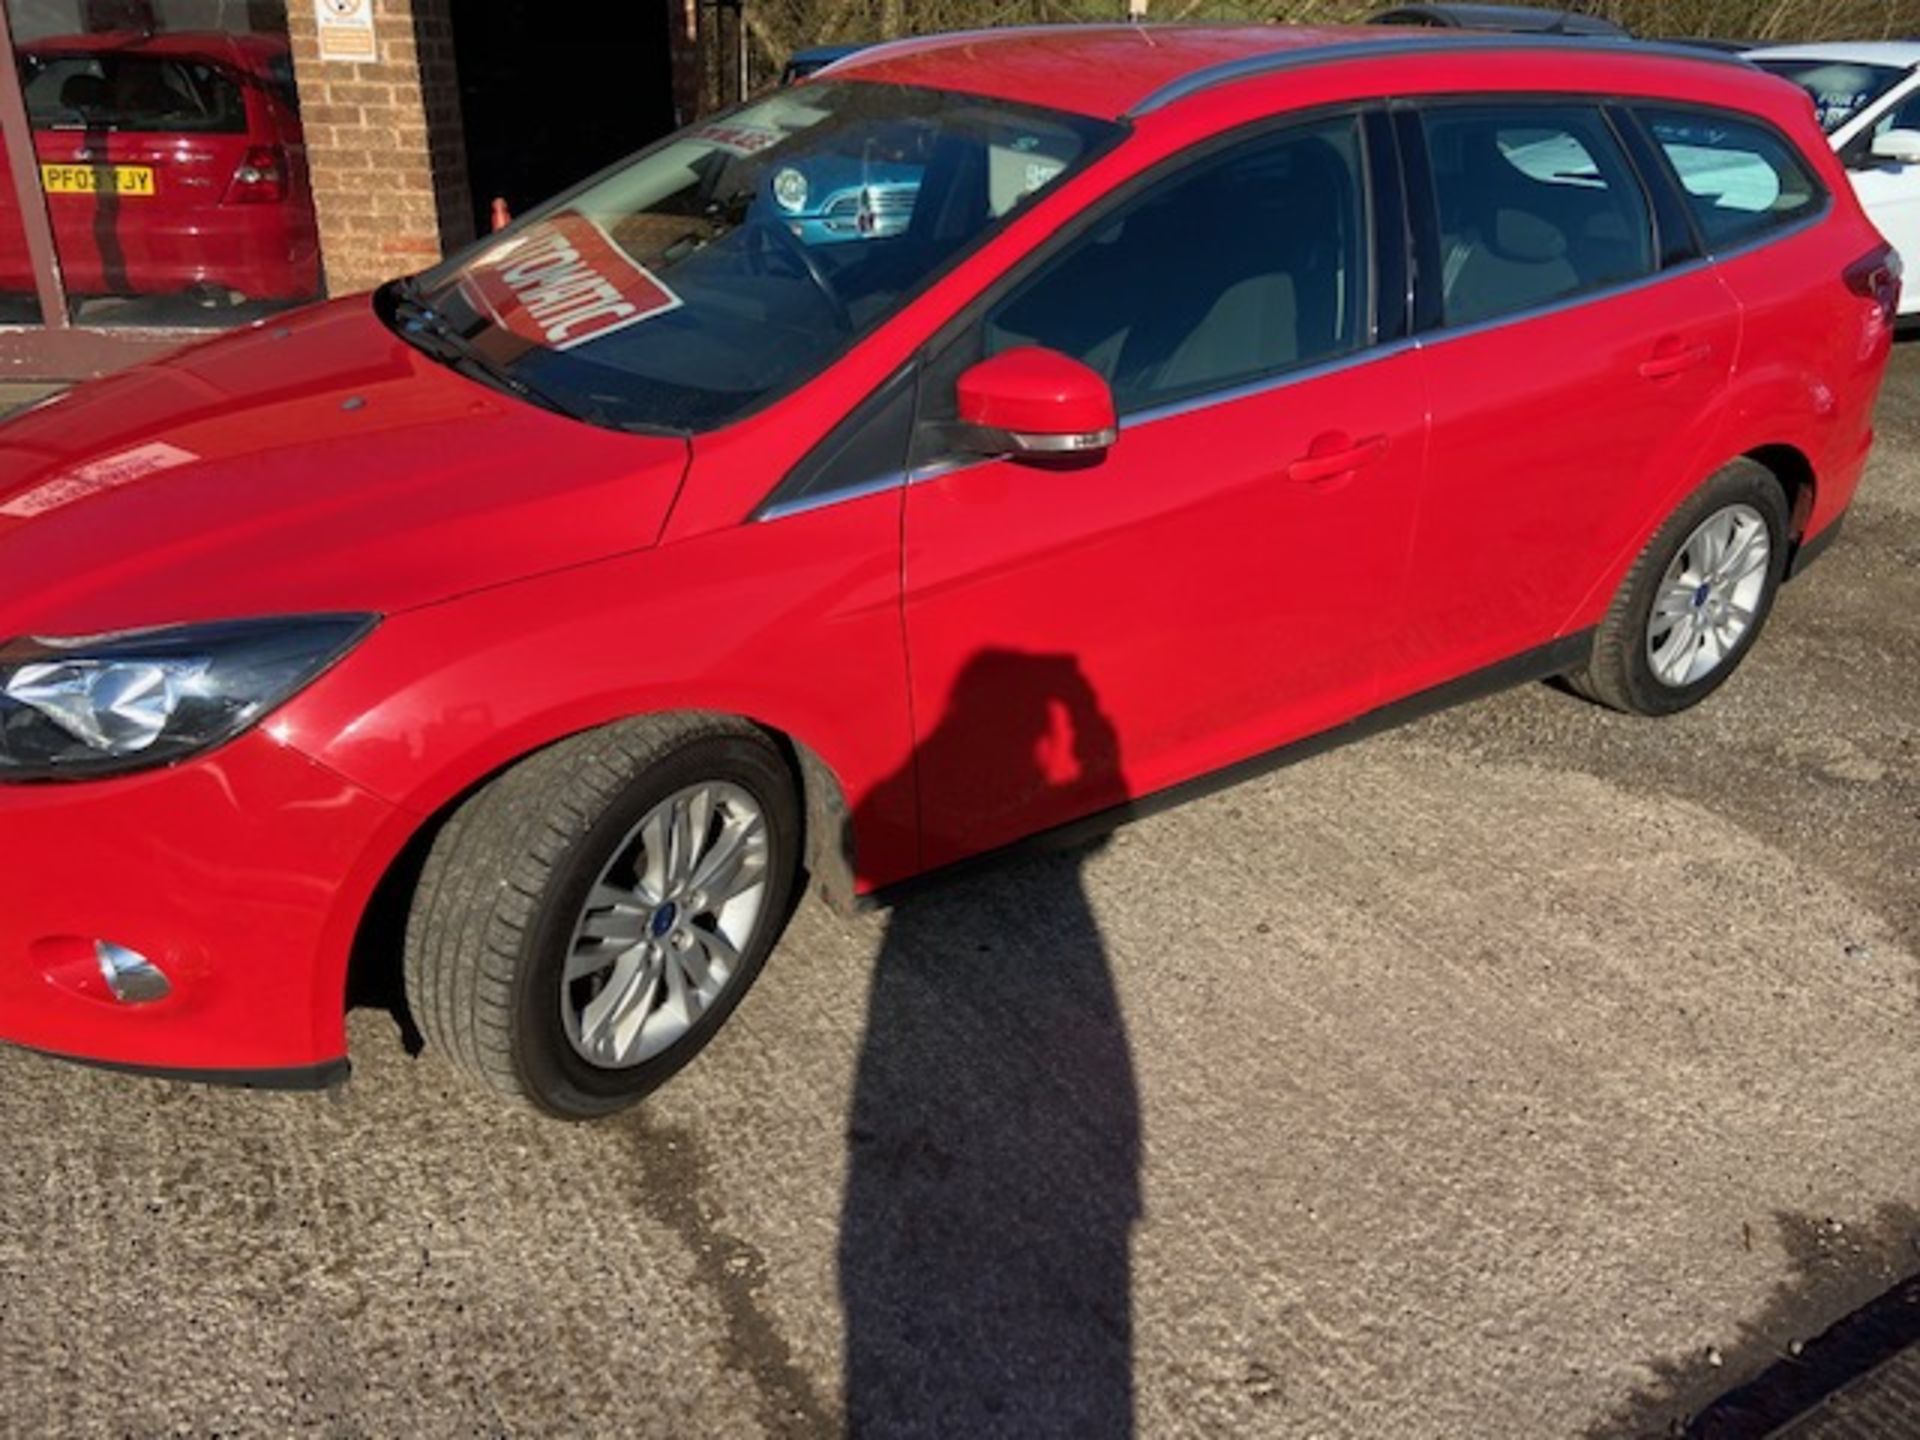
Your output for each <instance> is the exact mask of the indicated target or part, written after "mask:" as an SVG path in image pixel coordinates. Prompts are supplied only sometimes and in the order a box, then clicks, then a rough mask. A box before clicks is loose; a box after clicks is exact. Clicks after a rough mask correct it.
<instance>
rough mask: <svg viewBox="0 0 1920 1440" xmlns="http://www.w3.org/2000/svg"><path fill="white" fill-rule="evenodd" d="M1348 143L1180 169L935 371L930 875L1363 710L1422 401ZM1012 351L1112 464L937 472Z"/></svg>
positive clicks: (1014, 295) (1418, 450)
mask: <svg viewBox="0 0 1920 1440" xmlns="http://www.w3.org/2000/svg"><path fill="white" fill-rule="evenodd" d="M1361 133H1362V127H1361V124H1360V118H1359V117H1358V116H1355V115H1352V114H1344V115H1337V116H1333V117H1330V118H1323V119H1318V120H1303V121H1300V122H1296V123H1293V124H1289V125H1286V126H1285V127H1283V128H1279V129H1275V130H1273V131H1271V132H1269V133H1267V134H1265V135H1263V136H1261V137H1259V138H1256V139H1248V140H1244V141H1241V142H1239V143H1237V144H1235V145H1233V146H1231V147H1230V148H1228V149H1225V150H1222V151H1216V152H1214V153H1213V154H1211V155H1207V156H1204V157H1201V158H1197V159H1194V160H1191V161H1189V162H1187V163H1186V164H1185V165H1184V166H1183V167H1182V168H1180V169H1178V170H1176V171H1174V172H1173V173H1171V174H1170V175H1167V176H1166V177H1164V178H1162V179H1159V180H1156V181H1153V182H1151V183H1148V184H1146V185H1145V186H1144V187H1143V188H1141V189H1139V190H1137V191H1136V192H1135V193H1133V194H1132V195H1130V196H1129V197H1127V198H1125V199H1123V200H1120V201H1118V202H1117V203H1116V204H1115V205H1114V206H1112V207H1110V208H1108V209H1105V210H1103V211H1102V212H1101V213H1098V214H1096V215H1095V216H1093V217H1091V218H1090V219H1089V220H1088V222H1087V223H1086V225H1085V227H1084V228H1083V230H1082V231H1081V232H1080V233H1079V234H1077V235H1076V236H1074V237H1072V238H1070V239H1068V240H1066V241H1065V242H1064V243H1063V245H1062V246H1061V248H1060V249H1058V250H1057V251H1056V252H1055V253H1054V254H1053V255H1051V256H1050V257H1048V258H1046V259H1044V260H1042V261H1041V262H1040V264H1039V266H1038V268H1037V269H1035V270H1033V271H1031V272H1030V273H1029V274H1027V275H1026V276H1025V277H1024V278H1022V279H1019V280H1017V281H1015V282H1014V283H1013V285H1012V288H1011V289H1010V290H1008V291H1007V292H1006V293H1004V294H1002V295H1001V296H1000V297H999V298H998V299H995V300H992V301H990V302H989V304H988V306H987V308H986V310H985V313H984V314H983V315H982V316H981V317H980V318H979V319H978V320H977V321H975V322H974V323H973V324H971V325H970V326H969V327H967V328H965V329H964V331H963V332H962V333H961V334H960V335H959V336H958V337H957V338H955V339H953V340H952V341H951V342H950V343H949V344H948V345H947V346H946V348H945V350H944V351H943V352H942V353H941V354H939V355H938V356H937V357H936V358H935V359H933V361H932V362H931V363H930V365H929V367H928V372H927V374H926V377H925V379H924V380H923V382H922V386H921V393H922V423H921V431H920V434H921V437H922V439H921V443H922V445H923V446H924V445H926V444H932V445H933V446H934V447H935V448H934V449H933V450H932V451H931V453H927V452H926V451H924V450H923V453H921V454H920V455H919V456H918V457H917V458H918V459H919V460H920V461H921V462H923V463H922V464H921V466H920V467H919V468H918V469H917V470H916V473H915V475H914V477H913V481H912V483H911V484H910V485H909V486H908V489H907V494H906V502H905V503H906V513H905V552H904V564H903V568H904V575H905V612H906V632H907V649H908V656H909V660H910V670H911V685H912V695H913V710H914V723H915V730H916V734H917V752H916V765H917V767H918V775H919V783H920V792H921V816H922V831H923V836H924V844H923V857H924V860H925V863H926V864H928V865H929V866H932V865H939V864H943V863H945V862H947V861H950V860H954V859H958V858H960V857H961V856H964V855H967V854H970V853H973V852H976V851H979V850H984V849H987V848H990V847H992V846H995V845H998V844H1002V843H1004V842H1006V841H1009V840H1012V839H1015V838H1018V837H1020V836H1022V835H1026V834H1030V833H1033V832H1035V831H1039V830H1042V829H1046V828H1048V827H1051V826H1054V825H1058V824H1060V823H1062V822H1065V821H1068V820H1071V819H1074V818H1076V817H1078V816H1080V815H1083V814H1086V813H1088V812H1091V811H1095V810H1101V809H1106V808H1109V807H1112V806H1115V805H1118V804H1120V803H1122V802H1124V801H1126V800H1129V799H1131V798H1133V797H1136V796H1139V795H1142V794H1145V793H1149V792H1152V791H1155V790H1158V789H1161V788H1163V787H1165V786H1167V785H1170V784H1173V783H1175V782H1178V781H1182V780H1186V779H1188V778H1190V777H1192V776H1195V775H1198V774H1200V773H1203V772H1206V771H1210V770H1214V769H1217V768H1219V767H1220V766H1222V765H1225V764H1227V763H1229V762H1232V761H1235V760H1239V759H1242V758H1244V757H1246V756H1249V755H1253V754H1256V753H1258V752H1260V751H1263V750H1266V749H1269V748H1271V747H1273V746H1276V745H1278V744H1280V743H1282V742H1284V741H1288V740H1292V739H1295V738H1298V737H1300V736H1302V735H1306V734H1309V733H1312V732H1314V731H1317V730H1321V729H1324V728H1326V727H1327V726H1330V725H1333V724H1336V723H1338V722H1340V721H1342V720H1345V719H1348V718H1351V717H1352V716H1354V715H1356V714H1358V713H1360V712H1361V711H1363V710H1365V709H1367V708H1368V707H1369V706H1370V705H1371V704H1372V703H1373V699H1374V694H1375V686H1376V679H1377V669H1378V661H1379V653H1380V646H1381V644H1382V641H1383V638H1384V636H1385V632H1386V626H1387V623H1388V620H1389V618H1390V616H1391V615H1392V613H1393V610H1394V606H1395V604H1396V602H1397V599H1398V595H1399V588H1400V583H1401V577H1402V572H1403V569H1404V566H1405V562H1406V549H1407V540H1408V536H1409V534H1410V532H1411V525H1412V515H1413V507H1414V504H1415V501H1416V498H1417V495H1418V491H1419V481H1420V476H1421V468H1422V449H1423V442H1424V431H1425V406H1424V399H1423V397H1422V395H1421V393H1420V386H1419V368H1420V366H1419V360H1418V357H1417V356H1416V355H1415V354H1414V352H1413V350H1412V348H1411V346H1410V345H1406V344H1400V345H1397V346H1388V345H1380V344H1376V343H1375V331H1376V326H1375V323H1374V314H1375V307H1374V291H1375V288H1376V287H1375V284H1374V276H1373V271H1372V265H1371V254H1372V252H1373V250H1374V249H1375V246H1374V245H1373V243H1372V237H1373V216H1372V215H1371V214H1370V207H1369V203H1368V202H1369V185H1368V182H1367V173H1366V166H1365V163H1364V160H1365V157H1364V149H1365V147H1364V146H1363V144H1362V139H1361ZM1395 193H1396V194H1397V191H1396V192H1395ZM1375 198H1376V199H1377V198H1378V197H1375ZM1399 223H1400V222H1399V213H1398V211H1397V210H1395V211H1394V214H1393V220H1392V224H1393V227H1394V229H1395V233H1397V231H1398V226H1399ZM1380 288H1381V289H1383V290H1385V291H1386V292H1388V293H1391V292H1392V290H1393V287H1392V286H1384V287H1380ZM1024 345H1041V346H1045V347H1048V348H1051V349H1054V350H1058V351H1061V352H1064V353H1066V354H1069V355H1072V356H1073V357H1075V358H1076V359H1079V360H1082V361H1084V362H1085V363H1087V364H1089V365H1092V366H1093V367H1094V368H1096V369H1097V370H1099V371H1100V372H1101V373H1102V374H1104V375H1105V376H1106V377H1107V378H1108V380H1109V383H1110V384H1111V385H1112V387H1113V391H1114V396H1115V401H1116V405H1117V407H1118V410H1119V413H1120V434H1119V439H1118V442H1117V443H1116V444H1114V445H1113V446H1112V447H1111V448H1110V449H1109V450H1108V451H1106V452H1105V453H1104V454H1103V455H1100V456H1098V457H1095V458H1092V459H1090V460H1086V459H1076V460H1066V461H1060V462H1054V463H1047V462H1036V461H1034V460H1031V459H1029V460H1017V459H998V460H988V461H984V462H980V461H973V462H968V461H965V460H964V459H962V458H961V457H959V456H956V455H953V454H950V453H945V454H943V453H941V451H940V450H939V448H938V445H939V439H940V437H941V435H942V434H943V433H944V422H945V421H946V420H947V419H949V418H950V417H951V415H952V413H953V384H954V379H955V378H956V376H957V375H958V374H959V373H960V371H961V370H963V369H964V368H965V366H966V365H967V364H969V363H971V362H972V361H973V360H976V359H978V358H981V357H982V356H984V355H989V354H993V353H996V352H999V351H1003V350H1006V349H1010V348H1014V347H1017V346H1024Z"/></svg>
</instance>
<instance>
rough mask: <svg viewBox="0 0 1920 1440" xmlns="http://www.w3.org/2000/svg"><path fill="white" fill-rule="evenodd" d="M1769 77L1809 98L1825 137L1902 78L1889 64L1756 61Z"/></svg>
mask: <svg viewBox="0 0 1920 1440" xmlns="http://www.w3.org/2000/svg"><path fill="white" fill-rule="evenodd" d="M1753 63H1754V64H1756V65H1758V66H1759V67H1760V68H1761V69H1762V70H1765V71H1767V72H1768V73H1769V74H1771V75H1778V76H1779V77H1780V78H1781V79H1782V80H1791V81H1792V82H1793V83H1794V84H1796V85H1798V86H1799V87H1800V88H1801V89H1802V90H1804V91H1806V92H1807V94H1809V95H1811V96H1812V97H1813V109H1814V113H1815V114H1816V115H1818V116H1819V117H1820V128H1821V129H1822V130H1825V131H1826V132H1827V133H1828V134H1829V135H1831V134H1832V133H1833V132H1834V131H1836V130H1838V129H1839V128H1840V127H1841V126H1842V125H1844V124H1846V123H1847V122H1848V121H1849V120H1851V119H1853V117H1854V116H1856V115H1858V114H1859V113H1860V112H1861V111H1862V110H1864V109H1866V108H1867V106H1869V105H1871V104H1873V102H1874V101H1876V100H1878V99H1879V98H1880V97H1881V96H1882V95H1884V94H1886V93H1887V91H1889V90H1891V89H1892V88H1893V87H1894V86H1895V85H1898V84H1899V83H1900V82H1901V81H1902V80H1903V79H1905V78H1906V76H1907V72H1906V71H1905V70H1902V69H1900V68H1898V67H1897V66H1893V65H1868V64H1864V63H1861V62H1859V61H1854V60H1756V61H1754V62H1753Z"/></svg>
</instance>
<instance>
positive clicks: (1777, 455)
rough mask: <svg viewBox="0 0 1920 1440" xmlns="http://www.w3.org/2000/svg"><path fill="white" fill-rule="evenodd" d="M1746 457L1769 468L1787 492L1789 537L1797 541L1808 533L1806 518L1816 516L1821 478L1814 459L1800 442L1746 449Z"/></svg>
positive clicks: (1788, 538) (1796, 542)
mask: <svg viewBox="0 0 1920 1440" xmlns="http://www.w3.org/2000/svg"><path fill="white" fill-rule="evenodd" d="M1739 458H1741V459H1743V460H1752V461H1753V462H1755V463H1756V464H1758V465H1760V466H1762V467H1763V468H1764V469H1766V470H1768V471H1770V472H1771V473H1772V475H1773V478H1774V479H1776V480H1778V481H1779V482H1780V488H1781V489H1782V490H1784V491H1785V492H1786V495H1787V516H1788V520H1787V540H1788V542H1789V544H1792V545H1798V544H1799V543H1800V541H1801V539H1802V538H1803V537H1804V536H1805V535H1806V533H1807V521H1808V520H1809V519H1811V518H1812V516H1813V502H1814V495H1815V493H1816V491H1817V489H1818V486H1819V481H1818V478H1817V477H1816V476H1815V474H1814V470H1813V461H1812V460H1811V459H1809V458H1808V457H1807V453H1806V451H1804V450H1802V449H1801V448H1800V447H1799V446H1797V445H1790V444H1787V443H1785V442H1774V443H1771V444H1766V445H1756V446H1755V447H1753V448H1752V449H1751V450H1746V451H1743V452H1742V453H1741V455H1740V457H1739Z"/></svg>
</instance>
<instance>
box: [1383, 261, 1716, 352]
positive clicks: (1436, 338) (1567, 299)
mask: <svg viewBox="0 0 1920 1440" xmlns="http://www.w3.org/2000/svg"><path fill="white" fill-rule="evenodd" d="M1713 260H1714V257H1712V256H1708V255H1701V256H1696V257H1695V258H1694V259H1692V260H1684V261H1682V262H1681V263H1680V264H1678V265H1669V266H1668V267H1667V268H1666V269H1665V270H1654V271H1651V272H1649V273H1648V274H1645V275H1636V276H1634V278H1633V279H1631V280H1621V281H1618V282H1616V283H1615V284H1612V285H1603V286H1601V287H1599V288H1598V289H1595V290H1582V291H1579V292H1578V293H1577V294H1573V295H1563V296H1561V297H1560V298H1559V299H1558V300H1549V301H1547V302H1546V303H1545V304H1542V305H1530V306H1528V307H1527V308H1526V309H1525V310H1512V311H1509V312H1508V313H1506V314H1505V315H1495V316H1492V317H1491V318H1489V319H1486V320H1476V321H1474V322H1473V323H1472V324H1471V325H1436V326H1435V327H1434V328H1433V329H1431V330H1426V331H1422V332H1421V335H1420V339H1421V340H1423V341H1426V342H1428V343H1429V344H1441V343H1444V342H1445V341H1448V340H1452V339H1454V338H1456V337H1458V336H1462V335H1479V334H1482V333H1483V332H1485V331H1488V330H1498V329H1500V328H1501V327H1502V326H1505V325H1513V324H1516V323H1518V322H1520V321H1524V320H1537V319H1539V318H1540V317H1541V316H1542V315H1557V314H1559V313H1560V312H1561V311H1563V310H1574V309H1578V308H1579V307H1580V306H1582V305H1591V304H1593V303H1594V302H1596V301H1600V300H1611V299H1613V298H1614V297H1615V296H1619V295H1631V294H1633V293H1634V292H1635V291H1636V290H1645V289H1646V288H1647V287H1648V286H1650V285H1658V284H1659V283H1660V282H1661V281H1663V280H1671V279H1672V278H1673V277H1674V276H1676V275H1686V274H1689V273H1691V272H1692V271H1695V270H1699V269H1702V268H1704V267H1706V266H1709V265H1711V264H1713Z"/></svg>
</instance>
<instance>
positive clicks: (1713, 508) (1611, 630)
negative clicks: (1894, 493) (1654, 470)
mask: <svg viewBox="0 0 1920 1440" xmlns="http://www.w3.org/2000/svg"><path fill="white" fill-rule="evenodd" d="M1787 526H1788V508H1787V497H1786V493H1785V492H1784V491H1783V490H1782V488H1781V485H1780V481H1779V480H1778V479H1777V478H1776V477H1775V476H1774V474H1773V472H1772V471H1770V470H1768V469H1767V468H1766V467H1765V466H1763V465H1760V464H1759V463H1757V462H1755V461H1752V460H1747V459H1740V460H1735V461H1733V462H1732V463H1731V464H1729V465H1727V466H1725V467H1723V468H1722V469H1720V470H1719V471H1717V472H1715V473H1714V475H1713V476H1712V477H1711V478H1710V479H1709V480H1708V481H1707V482H1706V483H1705V484H1704V485H1702V486H1701V487H1700V488H1699V489H1698V490H1696V491H1695V492H1694V493H1693V494H1692V495H1690V496H1688V497H1687V500H1686V503H1684V504H1683V505H1681V506H1680V507H1679V509H1677V510H1675V511H1674V512H1673V514H1672V515H1671V516H1669V517H1668V519H1667V522H1666V524H1664V525H1662V526H1661V527H1660V530H1659V532H1658V533H1657V534H1656V535H1655V536H1654V537H1653V539H1651V540H1650V541H1648V542H1647V546H1646V548H1645V549H1644V550H1642V551H1641V552H1640V555H1639V558H1638V559H1636V560H1635V561H1634V563H1633V568H1632V569H1631V570H1629V571H1628V572H1627V577H1626V579H1625V580H1624V581H1623V582H1622V583H1621V586H1620V589H1619V592H1618V593H1617V594H1616V595H1615V596H1614V599H1613V604H1612V605H1611V606H1610V607H1609V608H1608V610H1607V614H1606V617H1605V618H1604V619H1603V620H1602V621H1601V622H1600V625H1599V628H1598V630H1597V631H1596V632H1595V634H1594V640H1593V651H1592V654H1591V655H1590V656H1589V658H1588V660H1587V663H1586V664H1585V665H1584V666H1583V667H1581V668H1580V669H1578V670H1575V671H1573V672H1571V673H1569V674H1568V676H1567V677H1566V678H1567V682H1568V683H1569V684H1570V685H1571V686H1572V687H1573V688H1574V689H1575V690H1576V691H1578V692H1579V693H1580V694H1582V695H1584V696H1586V697H1587V698H1588V699H1590V700H1595V701H1598V702H1599V703H1600V704H1602V705H1607V706H1611V707H1612V708H1613V709H1615V710H1622V711H1625V712H1626V713H1628V714H1631V715H1671V714H1673V713H1675V712H1676V711H1680V710H1685V709H1687V708H1688V707H1689V706H1692V705H1697V704H1699V703H1700V701H1702V700H1704V699H1706V697H1707V696H1708V695H1711V694H1712V693H1713V692H1714V691H1715V690H1717V689H1718V688H1719V687H1720V686H1721V685H1722V684H1724V683H1725V682H1726V680H1727V678H1728V677H1729V676H1730V675H1732V674H1733V672H1734V671H1735V670H1736V669H1737V668H1738V667H1739V665H1740V662H1741V661H1742V660H1743V659H1745V658H1746V654H1747V652H1748V651H1749V650H1751V649H1752V648H1753V644H1754V641H1755V640H1757V639H1758V638H1759V636H1760V632H1761V630H1762V628H1763V627H1764V626H1765V625H1766V621H1767V616H1768V615H1769V614H1770V613H1771V612H1772V609H1773V601H1774V597H1775V596H1776V595H1777V594H1778V593H1779V589H1780V581H1781V577H1782V576H1783V575H1784V574H1785V573H1786V565H1787ZM1727 537H1731V538H1727ZM1723 541H1724V544H1723ZM1762 545H1764V554H1763V555H1761V554H1758V553H1757V547H1760V546H1762Z"/></svg>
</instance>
